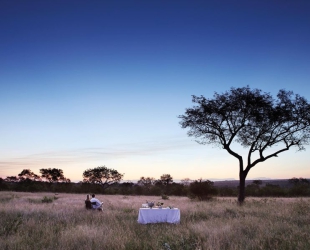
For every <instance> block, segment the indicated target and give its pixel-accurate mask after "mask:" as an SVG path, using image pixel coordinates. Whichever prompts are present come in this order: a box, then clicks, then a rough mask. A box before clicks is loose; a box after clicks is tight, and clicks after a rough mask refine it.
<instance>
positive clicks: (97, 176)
mask: <svg viewBox="0 0 310 250" xmlns="http://www.w3.org/2000/svg"><path fill="white" fill-rule="evenodd" d="M123 176H124V174H120V173H119V172H118V171H117V170H115V169H110V168H107V167H106V166H100V167H97V168H92V169H87V170H85V171H84V172H83V182H84V183H93V184H100V185H101V186H102V187H103V188H104V189H106V188H108V187H109V186H110V185H112V184H114V183H118V182H120V181H121V180H122V179H123Z"/></svg>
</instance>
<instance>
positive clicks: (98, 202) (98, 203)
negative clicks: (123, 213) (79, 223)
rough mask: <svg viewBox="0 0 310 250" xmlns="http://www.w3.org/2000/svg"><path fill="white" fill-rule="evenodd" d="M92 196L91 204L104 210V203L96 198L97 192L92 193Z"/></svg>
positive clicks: (94, 207)
mask: <svg viewBox="0 0 310 250" xmlns="http://www.w3.org/2000/svg"><path fill="white" fill-rule="evenodd" d="M91 197H92V198H91V199H90V202H91V205H92V207H93V209H98V210H100V211H101V210H102V204H103V202H101V201H99V200H98V199H97V198H95V194H92V196H91Z"/></svg>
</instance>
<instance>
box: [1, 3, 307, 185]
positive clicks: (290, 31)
mask: <svg viewBox="0 0 310 250" xmlns="http://www.w3.org/2000/svg"><path fill="white" fill-rule="evenodd" d="M309 13H310V1H308V0H305V1H301V0H294V1H288V0H281V1H280V0H272V1H270V0H251V1H243V0H240V1H239V0H236V1H228V0H208V1H195V0H193V1H192V0H191V1H182V0H178V1H170V0H165V1H161V0H148V1H145V0H144V1H134V0H132V1H131V0H124V1H121V0H119V1H118V0H115V1H110V0H109V1H105V0H102V1H99V0H93V1H82V0H74V1H73V0H67V1H63V0H62V1H60V0H53V1H52V0H46V1H39V0H31V1H17V0H0V31H1V32H0V107H1V109H0V117H1V123H0V138H1V140H0V177H2V178H5V177H6V176H15V175H18V174H19V173H20V172H21V171H22V170H23V169H31V170H32V171H33V172H35V173H36V174H39V169H41V168H60V169H62V170H63V172H64V175H65V177H67V178H70V179H71V180H72V181H81V180H82V179H83V178H82V174H83V171H85V170H86V169H89V168H95V167H98V166H106V167H108V168H112V169H116V170H117V171H119V172H120V173H123V174H124V180H131V181H132V180H138V179H140V177H141V176H144V177H153V178H155V179H159V178H160V176H161V175H163V174H170V175H171V176H172V177H173V179H174V180H180V179H184V178H190V179H192V180H195V179H198V178H202V179H230V178H233V179H238V175H239V173H238V171H239V166H238V161H237V160H236V159H235V158H234V157H232V156H231V155H229V154H228V153H227V152H226V151H224V150H222V149H220V148H217V147H212V146H210V145H200V144H198V143H196V142H195V141H194V139H193V138H190V137H188V136H187V130H186V129H182V128H181V126H180V124H179V122H180V119H179V118H178V116H179V115H182V114H184V112H185V109H186V108H189V107H192V106H193V103H192V97H191V96H192V95H198V96H200V95H203V96H205V97H206V98H212V96H213V94H214V92H218V93H223V92H225V91H227V90H229V89H230V88H231V87H236V88H237V87H245V86H247V85H248V86H250V87H251V88H258V89H261V90H262V91H263V92H268V93H271V94H272V95H273V96H276V94H277V92H278V91H279V90H280V89H286V90H292V91H293V92H294V93H296V94H300V95H301V96H304V97H305V98H306V99H307V100H310V84H309V83H310V81H309V80H310V73H309V72H310V46H309V44H310V15H309ZM239 149H240V148H238V146H236V150H239ZM309 151H310V147H309V146H307V147H306V151H303V152H296V150H295V149H291V150H290V151H289V152H285V153H283V154H281V155H279V157H277V158H273V159H270V160H268V161H266V162H264V163H261V164H259V165H257V166H255V167H254V168H253V169H252V170H251V171H250V173H249V175H248V178H249V179H251V178H253V179H257V178H263V177H265V178H273V179H281V178H292V177H303V178H309V177H310V168H309V162H310V154H309Z"/></svg>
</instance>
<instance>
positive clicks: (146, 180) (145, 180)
mask: <svg viewBox="0 0 310 250" xmlns="http://www.w3.org/2000/svg"><path fill="white" fill-rule="evenodd" d="M154 183H155V179H154V178H153V177H144V176H142V177H140V180H138V182H137V184H138V185H140V186H143V187H145V188H147V189H150V188H151V187H152V186H153V185H154Z"/></svg>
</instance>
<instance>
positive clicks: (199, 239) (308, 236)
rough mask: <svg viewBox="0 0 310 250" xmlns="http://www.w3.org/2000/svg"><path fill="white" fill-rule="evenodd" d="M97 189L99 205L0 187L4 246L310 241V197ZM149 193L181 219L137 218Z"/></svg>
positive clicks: (265, 245) (287, 244)
mask: <svg viewBox="0 0 310 250" xmlns="http://www.w3.org/2000/svg"><path fill="white" fill-rule="evenodd" d="M97 196H98V198H99V199H100V200H102V201H103V202H104V206H103V211H102V212H99V211H88V210H86V209H85V208H84V199H85V198H86V195H80V194H60V195H58V196H57V199H52V202H48V203H44V202H42V200H43V199H44V197H53V195H52V194H42V193H9V192H0V201H1V203H0V249H112V250H113V249H165V250H171V249H177V250H178V249H197V250H198V249H310V233H309V232H310V216H309V212H310V199H309V198H302V199H300V198H297V199H294V198H287V199H277V198H267V199H266V198H264V199H260V198H248V199H247V200H246V202H245V204H244V205H243V206H239V205H238V204H237V202H236V199H233V198H217V199H213V200H211V201H207V202H206V201H204V202H199V201H192V200H190V199H188V198H185V197H169V200H165V201H163V200H162V197H144V196H121V195H115V196H105V195H97ZM150 199H151V200H154V201H155V202H158V201H159V202H164V207H165V206H173V207H178V208H180V209H181V223H180V224H178V225H171V224H165V223H160V224H148V225H140V224H138V223H137V217H138V210H139V207H140V206H141V204H142V203H144V202H145V200H150ZM34 200H37V201H41V202H32V201H34Z"/></svg>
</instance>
